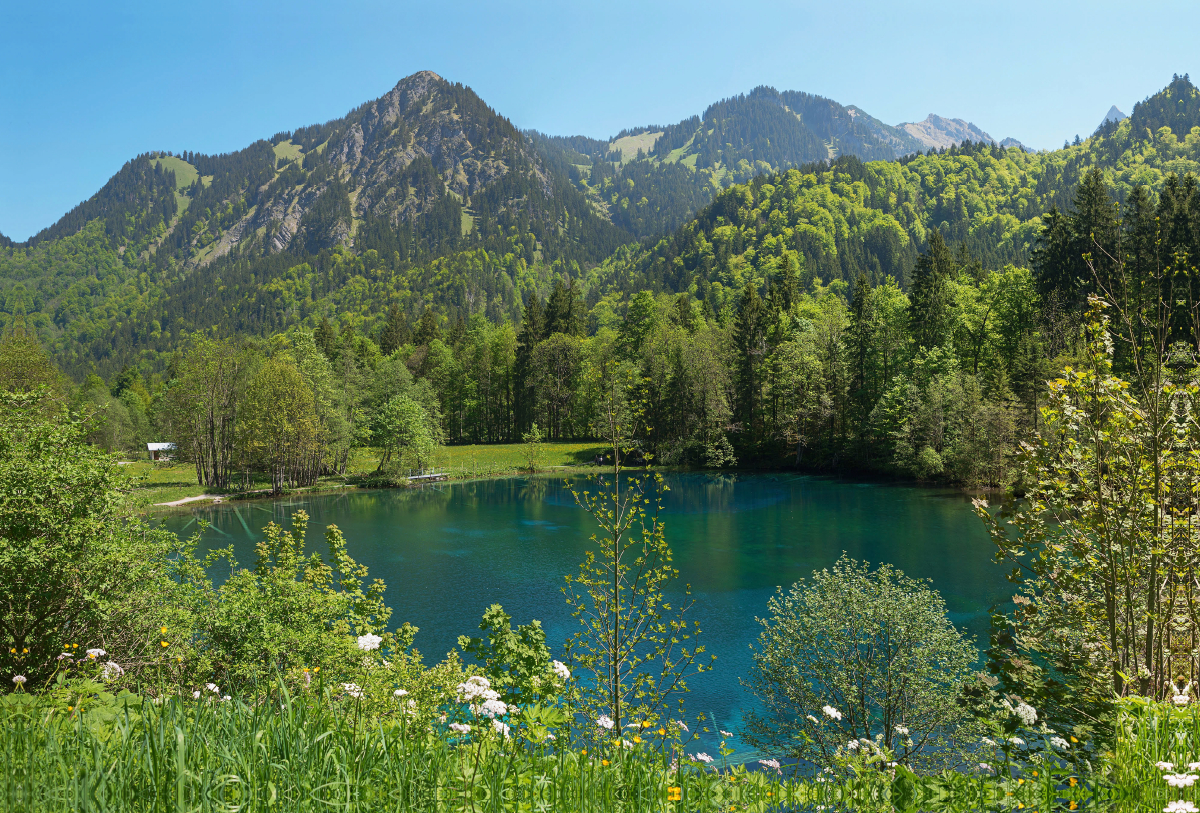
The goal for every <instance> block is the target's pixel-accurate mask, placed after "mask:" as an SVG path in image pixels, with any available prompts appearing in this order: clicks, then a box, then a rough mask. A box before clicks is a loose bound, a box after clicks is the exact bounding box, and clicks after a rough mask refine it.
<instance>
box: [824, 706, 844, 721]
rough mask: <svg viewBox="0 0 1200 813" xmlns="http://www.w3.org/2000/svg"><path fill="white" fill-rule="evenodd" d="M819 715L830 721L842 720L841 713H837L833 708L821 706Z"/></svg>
mask: <svg viewBox="0 0 1200 813" xmlns="http://www.w3.org/2000/svg"><path fill="white" fill-rule="evenodd" d="M821 713H822V714H824V715H825V716H826V717H828V718H829V719H830V720H840V719H842V713H841V712H840V711H838V710H837V709H835V708H834V707H833V706H823V707H822V708H821Z"/></svg>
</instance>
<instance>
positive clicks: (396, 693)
mask: <svg viewBox="0 0 1200 813" xmlns="http://www.w3.org/2000/svg"><path fill="white" fill-rule="evenodd" d="M406 694H408V689H397V690H396V691H394V692H392V697H404V696H405V695H406Z"/></svg>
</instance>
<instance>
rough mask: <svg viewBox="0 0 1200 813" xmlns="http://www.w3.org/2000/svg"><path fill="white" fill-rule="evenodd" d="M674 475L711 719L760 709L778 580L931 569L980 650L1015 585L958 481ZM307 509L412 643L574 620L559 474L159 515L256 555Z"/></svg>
mask: <svg viewBox="0 0 1200 813" xmlns="http://www.w3.org/2000/svg"><path fill="white" fill-rule="evenodd" d="M664 478H665V481H666V483H667V485H668V486H669V488H670V490H669V491H668V492H667V493H666V494H665V495H664V499H663V506H664V509H665V514H664V519H665V521H666V533H667V539H668V541H669V542H670V544H671V546H672V548H673V550H674V552H675V564H676V566H677V567H678V568H679V571H680V580H681V581H683V582H687V583H689V584H691V586H692V595H693V597H694V598H695V600H696V603H695V607H694V609H693V614H692V617H693V618H695V619H696V620H698V621H699V622H700V625H701V628H702V630H703V633H702V636H701V638H702V642H703V643H704V644H705V645H706V646H707V648H708V651H709V652H710V653H712V654H715V655H717V658H718V660H717V664H716V668H715V669H714V670H713V671H712V672H709V673H706V674H704V675H700V676H698V677H696V678H694V679H693V680H692V681H691V686H692V692H691V694H690V696H689V697H688V698H687V707H688V713H689V716H691V715H694V714H700V713H707V714H709V715H711V718H712V725H710V728H714V729H715V728H716V727H717V726H720V727H721V728H726V729H730V730H736V729H737V727H738V725H739V721H740V718H741V715H742V712H743V711H744V710H746V709H748V708H752V707H753V706H754V699H753V697H751V696H750V695H748V694H747V693H746V692H745V691H744V690H743V689H742V688H741V686H740V684H739V683H738V678H739V677H741V676H743V675H745V674H746V672H747V671H748V669H749V666H750V663H751V659H750V650H749V645H750V644H751V642H753V641H754V639H755V637H756V636H757V633H758V624H757V622H756V621H755V616H762V615H763V614H764V613H765V611H766V605H767V599H768V598H769V597H770V596H771V594H772V593H773V592H774V591H775V589H776V587H777V586H782V587H784V588H785V589H786V588H787V587H788V586H790V585H791V584H792V583H793V582H795V581H796V580H798V579H800V578H801V577H804V576H807V575H810V574H811V573H812V571H813V570H816V569H819V568H823V567H827V566H829V565H831V564H832V563H833V562H834V561H835V560H836V559H837V558H838V557H839V556H840V555H841V554H842V552H843V551H845V552H846V553H847V554H849V555H850V556H852V557H855V558H857V559H862V560H867V561H870V562H873V563H878V562H890V563H891V564H893V565H895V566H896V567H898V568H900V569H901V570H903V571H904V572H905V573H906V574H908V575H909V576H913V577H917V578H928V579H931V580H932V582H933V585H934V587H936V588H937V589H938V590H940V591H941V593H942V595H943V597H944V598H945V600H946V604H947V608H948V610H949V613H950V618H951V620H952V621H953V622H954V623H955V624H956V625H957V626H958V627H959V628H960V629H961V630H962V631H963V632H964V633H966V634H967V635H968V636H971V637H973V638H974V639H975V640H976V643H977V645H979V646H983V645H984V644H985V643H986V637H987V628H988V611H989V608H990V607H991V606H992V605H993V604H995V603H997V602H1002V601H1005V600H1007V598H1008V597H1009V596H1011V594H1012V592H1013V590H1012V586H1011V585H1010V584H1008V583H1007V581H1006V580H1005V578H1004V573H1005V570H1004V568H1003V567H1002V566H1000V565H997V564H995V563H994V562H993V561H992V550H993V549H992V546H991V543H990V542H989V540H988V538H987V535H986V534H985V532H984V530H983V526H982V524H981V523H980V521H979V520H978V518H976V517H975V515H974V514H973V513H972V510H971V504H970V499H969V498H968V497H967V496H965V495H963V494H962V493H960V492H956V491H940V490H932V489H923V488H917V487H913V486H902V485H892V484H869V483H853V482H846V481H841V480H835V479H830V478H823V477H812V476H803V475H790V474H711V473H670V474H666V475H664ZM298 510H304V511H306V512H308V514H309V517H310V521H309V532H308V540H307V542H308V547H309V549H310V550H322V549H323V538H322V537H323V533H324V529H325V526H327V525H330V524H336V525H337V526H338V527H340V528H341V529H342V530H343V532H344V533H345V535H346V539H347V542H348V549H349V552H350V555H351V556H353V557H354V558H355V559H356V560H357V561H358V562H360V563H362V564H365V565H367V566H368V567H369V568H370V573H371V576H372V577H379V578H382V579H383V580H384V581H386V582H387V600H388V604H389V605H390V606H391V607H392V608H393V610H394V611H395V612H394V614H393V616H392V622H393V623H394V624H399V623H400V622H403V621H409V622H412V623H413V624H414V625H416V626H418V627H419V628H420V632H419V633H418V635H417V639H416V646H417V648H418V649H419V650H420V651H421V652H422V653H423V654H424V657H425V659H426V661H427V662H431V661H433V660H436V659H438V658H440V657H441V656H442V655H443V654H444V653H446V652H447V651H449V650H450V649H453V648H454V647H455V645H456V644H455V642H456V640H457V638H458V636H459V635H462V634H468V635H474V634H476V633H477V632H478V625H479V619H480V616H481V615H482V613H483V611H484V609H485V608H487V607H488V606H489V605H491V604H493V603H500V604H503V605H504V608H505V610H506V611H507V612H508V613H509V614H511V615H512V616H513V623H514V625H516V624H517V623H527V622H528V621H529V620H530V619H533V618H536V619H539V620H540V621H541V622H542V625H543V627H544V628H545V630H546V637H547V641H548V642H550V643H551V646H552V648H556V649H557V646H556V644H557V642H561V641H562V640H564V639H565V638H566V637H567V636H568V635H569V634H570V633H571V632H573V631H574V629H575V627H574V626H573V622H572V620H571V618H570V616H569V614H568V612H567V608H566V606H565V604H564V602H563V596H562V592H561V588H562V586H563V577H564V576H565V575H566V574H568V573H574V572H577V570H578V565H579V563H580V561H581V560H582V558H583V554H584V551H585V550H586V548H587V545H588V544H589V543H588V537H589V536H590V535H591V534H592V533H593V532H594V530H595V527H594V525H593V522H592V518H591V516H590V515H588V514H587V513H585V512H584V511H583V510H582V509H580V508H578V507H576V505H575V504H574V501H573V500H572V497H571V494H570V493H569V492H568V491H567V489H566V487H565V481H564V480H563V479H561V478H556V477H543V476H539V477H531V478H526V477H513V478H506V479H498V480H484V481H474V482H466V483H455V484H438V485H429V486H425V487H422V488H418V489H412V490H372V491H348V492H340V493H336V494H328V495H314V496H305V497H303V498H292V499H285V500H279V501H273V502H272V501H255V502H243V503H238V504H225V505H218V506H211V507H206V508H198V509H195V510H193V511H191V512H187V513H179V514H172V515H169V516H168V517H166V518H165V519H164V523H165V524H166V526H167V527H168V528H170V529H171V530H174V531H176V532H183V533H191V532H193V531H194V530H195V529H196V524H195V523H196V520H197V519H204V520H207V521H208V522H209V523H211V527H210V528H209V530H208V531H207V532H206V533H205V534H204V536H203V538H202V544H203V545H204V546H206V547H224V546H227V545H229V544H232V545H233V546H234V550H235V552H236V555H237V559H238V561H239V563H240V564H242V565H243V566H251V565H253V561H254V542H255V541H256V540H257V539H258V538H259V537H260V533H261V529H262V528H263V526H265V525H266V524H267V523H268V522H270V521H272V520H274V521H276V522H286V521H287V520H288V518H289V517H290V515H291V514H292V513H293V512H295V511H298ZM214 576H216V577H219V574H216V573H214ZM710 744H711V745H713V746H715V742H713V743H710ZM738 752H739V753H738V756H741V757H749V756H750V753H749V752H748V751H746V750H745V749H743V748H739V749H738Z"/></svg>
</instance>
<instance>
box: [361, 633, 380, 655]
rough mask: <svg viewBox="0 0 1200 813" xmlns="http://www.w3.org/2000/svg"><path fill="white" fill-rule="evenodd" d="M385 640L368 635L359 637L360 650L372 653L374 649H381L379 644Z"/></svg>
mask: <svg viewBox="0 0 1200 813" xmlns="http://www.w3.org/2000/svg"><path fill="white" fill-rule="evenodd" d="M382 641H383V639H382V638H380V637H379V636H378V635H372V634H370V633H367V634H366V635H360V636H358V648H359V649H361V650H363V651H364V652H370V651H371V650H372V649H379V644H380V642H382Z"/></svg>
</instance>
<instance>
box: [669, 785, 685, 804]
mask: <svg viewBox="0 0 1200 813" xmlns="http://www.w3.org/2000/svg"><path fill="white" fill-rule="evenodd" d="M667 801H668V802H679V801H683V788H667Z"/></svg>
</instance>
